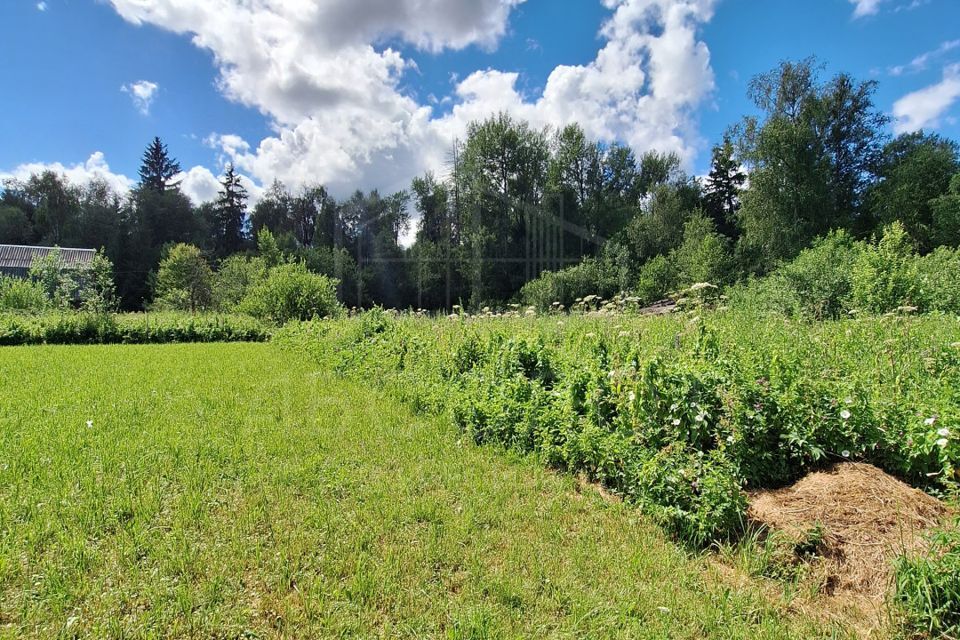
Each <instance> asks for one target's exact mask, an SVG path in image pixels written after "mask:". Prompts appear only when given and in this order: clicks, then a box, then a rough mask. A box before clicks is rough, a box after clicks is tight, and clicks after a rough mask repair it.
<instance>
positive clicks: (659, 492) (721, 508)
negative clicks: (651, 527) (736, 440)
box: [636, 445, 747, 546]
mask: <svg viewBox="0 0 960 640" xmlns="http://www.w3.org/2000/svg"><path fill="white" fill-rule="evenodd" d="M636 482H637V488H636V495H637V499H638V501H639V503H640V505H641V506H642V507H643V508H644V510H645V511H646V512H647V513H648V514H650V515H652V516H653V517H654V518H655V519H656V520H657V521H658V522H659V523H660V524H661V525H662V526H663V527H664V528H665V529H667V530H668V531H670V532H671V533H673V534H674V535H676V536H677V537H679V538H680V539H682V540H686V541H688V542H690V543H692V544H695V545H698V546H702V545H705V544H707V543H710V542H713V541H717V540H720V539H723V538H725V537H728V536H730V535H731V534H734V533H737V532H740V531H742V530H743V525H744V521H745V520H744V519H745V514H746V510H747V500H746V497H745V496H744V494H743V491H742V490H741V486H740V485H741V482H742V481H741V479H740V477H739V474H738V473H737V468H736V466H735V465H734V464H733V463H732V462H731V460H730V459H729V458H727V457H726V456H725V455H724V454H723V453H722V452H721V451H719V450H713V451H710V452H708V453H707V454H706V455H704V453H703V451H700V450H697V449H686V448H685V447H683V446H682V445H670V446H668V447H666V448H664V449H663V450H661V451H659V452H656V453H654V454H653V455H651V456H650V457H649V458H647V459H645V460H643V461H642V463H641V464H640V472H639V473H638V474H637V480H636Z"/></svg>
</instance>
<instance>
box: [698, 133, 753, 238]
mask: <svg viewBox="0 0 960 640" xmlns="http://www.w3.org/2000/svg"><path fill="white" fill-rule="evenodd" d="M746 180H747V176H746V174H745V173H744V172H743V170H742V169H741V168H740V163H739V162H737V160H736V159H735V158H734V153H733V143H732V142H731V141H730V138H729V137H728V136H724V139H723V144H722V145H717V146H715V147H714V148H713V159H712V161H711V166H710V174H709V175H708V176H707V181H706V183H707V184H706V205H707V212H708V213H709V214H710V217H711V218H713V222H714V224H716V226H717V231H719V232H720V233H722V234H723V235H725V236H727V237H728V238H733V239H736V236H737V226H736V216H737V211H738V210H739V209H740V192H741V191H742V190H743V185H744V183H745V182H746Z"/></svg>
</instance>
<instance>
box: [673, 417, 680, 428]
mask: <svg viewBox="0 0 960 640" xmlns="http://www.w3.org/2000/svg"><path fill="white" fill-rule="evenodd" d="M673 426H675V427H679V426H680V418H674V419H673Z"/></svg>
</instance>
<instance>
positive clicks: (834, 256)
mask: <svg viewBox="0 0 960 640" xmlns="http://www.w3.org/2000/svg"><path fill="white" fill-rule="evenodd" d="M860 251H861V247H860V245H859V244H858V243H856V242H855V241H854V240H853V238H852V237H851V236H850V234H849V233H847V232H846V231H843V230H840V231H831V232H830V233H829V234H828V235H827V236H825V237H822V238H817V239H816V240H814V242H813V245H812V246H811V247H810V248H808V249H804V250H803V251H801V252H800V255H798V256H797V257H796V258H795V259H794V260H792V261H791V262H788V263H787V264H785V265H783V266H782V267H781V268H779V269H777V270H776V272H775V273H774V275H773V276H772V277H773V278H776V279H779V280H781V281H782V282H783V285H784V287H785V288H786V289H787V290H788V291H790V292H791V293H790V298H791V300H792V302H793V304H795V305H796V315H799V316H801V317H806V318H812V319H816V320H824V319H827V318H839V317H840V316H842V315H843V314H844V313H845V312H846V311H848V310H849V303H850V296H851V293H852V289H853V282H852V273H853V269H854V265H855V264H856V262H857V258H858V256H859V253H860Z"/></svg>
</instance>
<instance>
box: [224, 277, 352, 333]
mask: <svg viewBox="0 0 960 640" xmlns="http://www.w3.org/2000/svg"><path fill="white" fill-rule="evenodd" d="M336 288H337V281H336V280H335V279H332V278H328V277H327V276H323V275H319V274H316V273H312V272H310V271H309V270H308V269H307V267H306V265H304V264H303V263H302V262H294V263H290V264H282V265H279V266H277V267H274V268H273V269H271V270H270V271H269V273H268V274H267V276H266V278H264V279H263V280H262V281H261V282H258V283H257V284H255V285H254V286H253V287H252V288H251V289H250V290H249V292H248V293H247V295H246V297H245V298H244V299H243V301H242V302H241V303H240V306H239V309H240V310H241V311H242V312H244V313H248V314H250V315H251V316H253V317H255V318H259V319H261V320H267V321H270V322H272V323H274V324H277V325H282V324H285V323H287V322H289V321H291V320H310V319H312V318H323V317H327V316H330V317H334V316H337V315H339V314H340V313H341V311H342V307H341V305H340V303H339V302H338V301H337V291H336Z"/></svg>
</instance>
